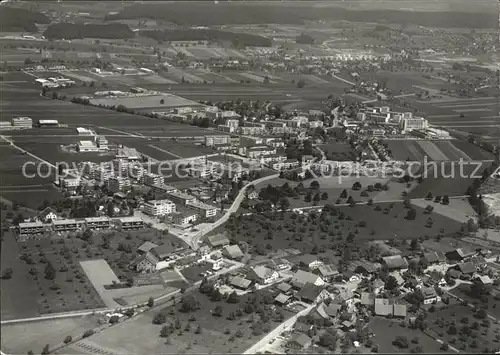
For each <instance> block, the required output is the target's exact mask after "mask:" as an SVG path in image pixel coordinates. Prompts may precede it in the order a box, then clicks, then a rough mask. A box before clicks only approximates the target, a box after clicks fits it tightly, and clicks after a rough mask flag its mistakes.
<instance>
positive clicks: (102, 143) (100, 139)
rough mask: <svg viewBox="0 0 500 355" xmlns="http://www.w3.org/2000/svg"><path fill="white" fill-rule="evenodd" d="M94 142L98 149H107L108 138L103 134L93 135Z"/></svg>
mask: <svg viewBox="0 0 500 355" xmlns="http://www.w3.org/2000/svg"><path fill="white" fill-rule="evenodd" d="M95 142H96V144H97V147H98V148H99V150H108V149H109V147H108V140H107V139H106V137H104V136H97V137H95Z"/></svg>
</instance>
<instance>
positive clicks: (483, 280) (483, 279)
mask: <svg viewBox="0 0 500 355" xmlns="http://www.w3.org/2000/svg"><path fill="white" fill-rule="evenodd" d="M475 280H476V281H479V282H480V283H482V284H483V285H491V284H492V283H493V280H492V279H491V278H490V277H489V276H488V275H481V276H478V277H476V279H475Z"/></svg>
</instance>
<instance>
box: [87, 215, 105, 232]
mask: <svg viewBox="0 0 500 355" xmlns="http://www.w3.org/2000/svg"><path fill="white" fill-rule="evenodd" d="M85 225H86V226H87V228H90V229H108V228H109V227H110V220H109V218H108V217H106V216H102V217H88V218H85Z"/></svg>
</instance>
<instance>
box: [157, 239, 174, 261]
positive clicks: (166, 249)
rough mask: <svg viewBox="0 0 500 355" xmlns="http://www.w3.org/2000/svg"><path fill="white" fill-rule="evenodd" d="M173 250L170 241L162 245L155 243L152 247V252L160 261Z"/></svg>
mask: <svg viewBox="0 0 500 355" xmlns="http://www.w3.org/2000/svg"><path fill="white" fill-rule="evenodd" d="M174 251H175V248H174V247H173V245H172V244H171V243H168V242H167V243H165V244H162V245H157V246H156V247H154V248H153V249H152V252H153V254H154V255H155V256H156V257H157V258H158V260H160V261H162V260H165V259H167V258H168V257H169V256H170V255H172V253H173V252H174Z"/></svg>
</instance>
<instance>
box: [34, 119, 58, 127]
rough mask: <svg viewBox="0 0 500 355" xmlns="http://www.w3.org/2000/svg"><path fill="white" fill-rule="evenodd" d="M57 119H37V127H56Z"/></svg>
mask: <svg viewBox="0 0 500 355" xmlns="http://www.w3.org/2000/svg"><path fill="white" fill-rule="evenodd" d="M58 126H59V121H57V120H38V127H58Z"/></svg>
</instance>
